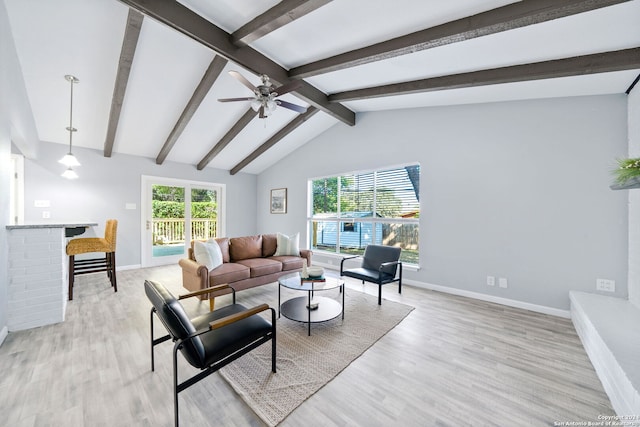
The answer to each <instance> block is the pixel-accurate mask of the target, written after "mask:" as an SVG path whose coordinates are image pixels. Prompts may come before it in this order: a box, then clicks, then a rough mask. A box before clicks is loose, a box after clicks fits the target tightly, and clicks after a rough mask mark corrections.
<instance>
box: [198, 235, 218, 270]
mask: <svg viewBox="0 0 640 427" xmlns="http://www.w3.org/2000/svg"><path fill="white" fill-rule="evenodd" d="M193 256H194V258H195V259H196V262H197V263H198V264H202V265H204V266H206V267H207V269H208V270H213V269H214V268H216V267H219V266H220V265H222V251H220V246H219V245H218V243H217V242H216V241H215V239H209V240H207V241H206V242H201V241H199V240H197V241H195V242H194V243H193Z"/></svg>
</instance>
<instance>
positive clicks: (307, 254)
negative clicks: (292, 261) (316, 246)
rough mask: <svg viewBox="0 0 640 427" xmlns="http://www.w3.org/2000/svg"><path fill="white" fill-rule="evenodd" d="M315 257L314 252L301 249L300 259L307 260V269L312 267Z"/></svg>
mask: <svg viewBox="0 0 640 427" xmlns="http://www.w3.org/2000/svg"><path fill="white" fill-rule="evenodd" d="M312 255H313V251H311V250H309V249H300V257H302V258H306V260H307V267H310V266H311V256H312Z"/></svg>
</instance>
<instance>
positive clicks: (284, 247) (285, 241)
mask: <svg viewBox="0 0 640 427" xmlns="http://www.w3.org/2000/svg"><path fill="white" fill-rule="evenodd" d="M276 239H277V241H278V244H277V248H276V253H275V254H274V255H275V256H282V255H294V256H300V233H296V234H294V235H291V236H285V235H284V234H282V233H278V234H277V237H276Z"/></svg>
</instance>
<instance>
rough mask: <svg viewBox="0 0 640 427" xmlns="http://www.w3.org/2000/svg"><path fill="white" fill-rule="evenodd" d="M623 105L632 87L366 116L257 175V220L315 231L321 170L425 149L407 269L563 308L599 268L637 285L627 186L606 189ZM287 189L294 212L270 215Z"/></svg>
mask: <svg viewBox="0 0 640 427" xmlns="http://www.w3.org/2000/svg"><path fill="white" fill-rule="evenodd" d="M626 115H627V106H626V99H625V96H624V95H616V96H597V97H576V98H563V99H550V100H532V101H517V102H504V103H494V104H483V105H467V106H453V107H438V108H423V109H413V110H396V111H388V112H371V113H363V114H359V115H358V120H357V125H356V126H354V127H347V126H344V125H336V126H334V127H333V128H331V129H329V130H328V131H327V132H325V133H323V134H322V135H320V136H318V137H317V138H316V139H315V140H313V141H312V142H310V143H308V144H307V145H305V146H303V147H302V148H301V149H299V150H297V151H296V152H294V153H293V154H292V155H290V156H289V157H287V158H285V159H283V160H282V161H280V162H279V163H278V164H277V165H275V166H273V167H272V168H270V169H268V170H267V171H265V172H263V173H262V174H261V175H260V176H259V180H258V203H257V208H258V232H273V231H281V232H285V233H293V232H296V231H301V232H304V230H306V204H307V188H306V185H307V180H308V179H309V178H311V177H318V176H325V175H331V174H339V173H344V172H350V171H357V170H368V169H372V168H378V167H385V166H390V165H395V164H402V163H408V162H415V161H418V162H420V164H421V171H422V177H421V184H420V188H421V195H420V200H421V220H420V235H421V240H420V270H419V271H417V272H414V271H406V277H407V278H409V279H411V280H416V281H419V282H424V283H430V284H435V285H441V286H447V287H451V288H455V289H459V290H463V291H468V292H475V293H483V294H487V295H491V296H494V297H497V298H500V297H501V298H507V299H511V300H515V301H520V302H525V303H529V304H534V305H538V306H544V307H551V308H555V309H561V310H567V309H568V308H569V297H568V292H569V291H570V290H583V291H589V292H594V291H595V281H596V278H607V279H613V280H615V281H616V292H615V294H613V295H616V296H621V297H626V296H627V195H626V194H625V193H624V192H619V191H611V190H610V189H609V184H610V183H611V174H610V171H611V169H613V168H614V167H615V159H616V158H619V157H623V156H625V155H626V151H627V116H626ZM278 187H287V188H288V190H289V213H288V214H286V215H270V214H269V213H268V212H269V210H268V193H269V190H270V189H271V188H278ZM314 257H317V259H319V260H322V259H323V258H322V257H321V256H319V255H318V254H314ZM487 275H492V276H497V277H506V278H507V279H508V280H509V287H508V289H502V288H498V287H488V286H487V285H486V276H487Z"/></svg>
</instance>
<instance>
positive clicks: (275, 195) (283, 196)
mask: <svg viewBox="0 0 640 427" xmlns="http://www.w3.org/2000/svg"><path fill="white" fill-rule="evenodd" d="M270 205H271V213H272V214H285V213H287V189H286V188H274V189H273V190H271V203H270Z"/></svg>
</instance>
